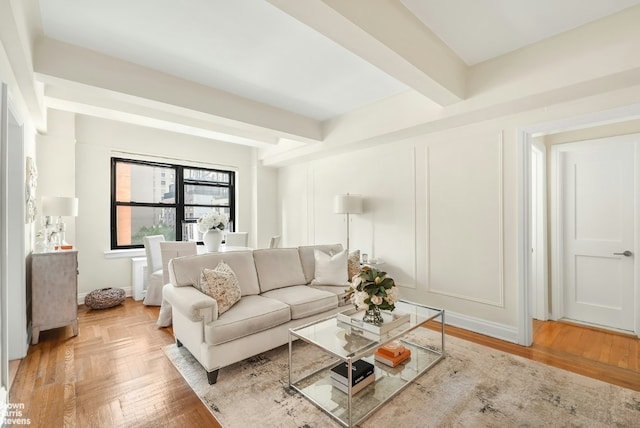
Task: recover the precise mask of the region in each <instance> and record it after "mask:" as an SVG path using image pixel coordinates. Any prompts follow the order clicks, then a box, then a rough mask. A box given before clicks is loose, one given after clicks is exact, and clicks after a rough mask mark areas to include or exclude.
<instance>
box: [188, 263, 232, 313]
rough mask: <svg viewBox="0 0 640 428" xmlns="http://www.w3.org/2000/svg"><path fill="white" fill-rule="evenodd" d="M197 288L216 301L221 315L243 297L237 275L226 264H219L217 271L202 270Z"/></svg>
mask: <svg viewBox="0 0 640 428" xmlns="http://www.w3.org/2000/svg"><path fill="white" fill-rule="evenodd" d="M197 288H199V289H200V291H202V292H203V293H204V294H206V295H207V296H211V297H213V298H214V299H216V301H217V302H218V314H219V315H220V314H223V313H225V312H227V311H228V310H229V309H230V308H231V307H232V306H233V305H234V304H235V303H236V302H237V301H238V300H240V297H241V295H242V290H240V285H239V284H238V278H237V277H236V274H235V273H234V272H233V270H232V269H231V268H230V267H229V265H228V264H226V263H225V262H220V263H218V266H216V268H215V269H207V268H204V269H202V272H201V274H200V281H199V284H198V287H197Z"/></svg>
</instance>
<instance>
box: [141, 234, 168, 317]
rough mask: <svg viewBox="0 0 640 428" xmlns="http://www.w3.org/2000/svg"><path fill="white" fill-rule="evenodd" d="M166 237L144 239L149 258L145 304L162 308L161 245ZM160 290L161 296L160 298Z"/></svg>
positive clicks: (146, 237)
mask: <svg viewBox="0 0 640 428" xmlns="http://www.w3.org/2000/svg"><path fill="white" fill-rule="evenodd" d="M163 241H164V235H150V236H145V237H143V238H142V243H143V244H144V252H145V254H146V256H147V293H146V295H145V298H144V301H143V303H144V304H145V305H150V306H160V303H161V299H162V286H163V285H164V283H163V282H162V281H163V279H162V255H161V253H160V243H161V242H163ZM150 290H151V291H150ZM158 290H160V295H159V296H158Z"/></svg>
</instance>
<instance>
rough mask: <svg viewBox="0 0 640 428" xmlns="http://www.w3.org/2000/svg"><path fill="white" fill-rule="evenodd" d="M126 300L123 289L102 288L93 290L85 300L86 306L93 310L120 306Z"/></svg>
mask: <svg viewBox="0 0 640 428" xmlns="http://www.w3.org/2000/svg"><path fill="white" fill-rule="evenodd" d="M124 299H125V292H124V290H123V289H122V288H100V289H98V290H93V291H92V292H90V293H89V294H87V295H86V296H85V298H84V304H85V306H87V307H88V308H91V309H106V308H112V307H114V306H118V305H119V304H121V303H122V302H124Z"/></svg>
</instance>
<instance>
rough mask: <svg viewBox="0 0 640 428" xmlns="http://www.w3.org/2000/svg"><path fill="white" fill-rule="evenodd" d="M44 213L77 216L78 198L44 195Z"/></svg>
mask: <svg viewBox="0 0 640 428" xmlns="http://www.w3.org/2000/svg"><path fill="white" fill-rule="evenodd" d="M42 214H44V215H50V216H60V217H62V216H65V217H75V216H77V215H78V198H67V197H63V196H43V197H42Z"/></svg>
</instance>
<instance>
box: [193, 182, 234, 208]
mask: <svg viewBox="0 0 640 428" xmlns="http://www.w3.org/2000/svg"><path fill="white" fill-rule="evenodd" d="M184 203H185V204H198V205H229V188H228V187H219V186H198V185H195V184H185V186H184Z"/></svg>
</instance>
